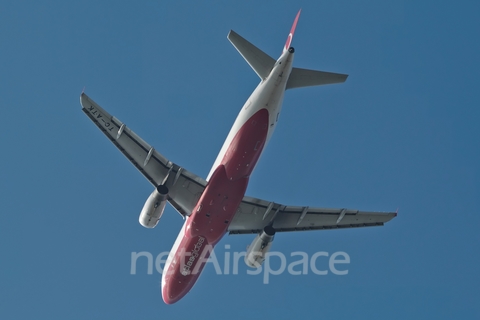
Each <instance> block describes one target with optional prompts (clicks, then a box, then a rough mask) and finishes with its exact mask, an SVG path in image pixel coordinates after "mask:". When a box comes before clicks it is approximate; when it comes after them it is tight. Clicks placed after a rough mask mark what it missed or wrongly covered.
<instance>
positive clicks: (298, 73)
mask: <svg viewBox="0 0 480 320" xmlns="http://www.w3.org/2000/svg"><path fill="white" fill-rule="evenodd" d="M347 77H348V75H347V74H341V73H332V72H324V71H317V70H308V69H300V68H293V69H292V72H291V73H290V77H289V78H288V82H287V87H286V89H293V88H301V87H310V86H320V85H323V84H333V83H342V82H345V80H347Z"/></svg>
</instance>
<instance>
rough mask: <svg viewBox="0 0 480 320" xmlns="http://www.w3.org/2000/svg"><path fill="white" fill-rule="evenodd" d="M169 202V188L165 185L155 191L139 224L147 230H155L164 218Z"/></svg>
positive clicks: (144, 207) (146, 203)
mask: <svg viewBox="0 0 480 320" xmlns="http://www.w3.org/2000/svg"><path fill="white" fill-rule="evenodd" d="M167 200H168V188H167V187H166V186H164V185H160V186H158V187H157V188H156V189H155V190H153V192H152V194H151V195H150V196H149V197H148V199H147V201H146V202H145V205H144V206H143V209H142V212H141V213H140V217H139V218H138V222H140V224H141V225H142V226H144V227H145V228H155V226H156V225H157V223H158V220H160V218H161V217H162V214H163V210H165V205H166V204H167Z"/></svg>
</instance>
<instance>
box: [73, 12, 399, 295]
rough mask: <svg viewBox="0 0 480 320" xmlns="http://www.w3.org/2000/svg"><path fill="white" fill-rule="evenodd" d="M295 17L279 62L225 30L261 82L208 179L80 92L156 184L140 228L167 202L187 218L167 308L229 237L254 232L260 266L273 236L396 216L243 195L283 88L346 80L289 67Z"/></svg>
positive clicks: (166, 279) (171, 266)
mask: <svg viewBox="0 0 480 320" xmlns="http://www.w3.org/2000/svg"><path fill="white" fill-rule="evenodd" d="M300 13H301V10H300V11H299V12H298V13H297V15H296V17H295V20H294V22H293V25H292V27H291V30H290V33H289V34H288V37H287V41H286V43H285V46H284V48H283V51H282V54H281V55H280V57H279V58H278V59H277V60H275V59H273V58H272V57H271V56H269V55H268V54H266V53H265V52H263V51H262V50H260V49H259V48H257V47H256V46H254V45H253V44H251V43H250V42H248V41H247V40H246V39H244V38H243V37H241V36H240V35H239V34H237V33H236V32H235V31H233V30H231V31H230V32H229V34H228V36H227V38H228V40H230V42H231V43H232V45H233V46H234V47H235V48H236V49H237V51H238V52H239V53H240V54H241V55H242V56H243V58H244V59H245V60H246V61H247V63H248V64H249V65H250V66H251V67H252V69H253V70H254V71H255V72H256V73H257V75H258V76H259V77H260V83H259V84H258V86H257V87H256V89H255V90H254V91H253V93H252V94H251V95H250V97H249V98H248V100H247V101H246V102H245V104H244V106H243V107H242V109H241V111H240V113H239V114H238V116H237V118H236V120H235V122H234V124H233V127H232V128H231V130H230V133H229V134H228V136H227V138H226V140H225V143H224V144H223V147H222V148H221V150H220V153H219V154H218V156H217V158H216V160H215V162H214V164H213V166H212V169H211V171H210V173H209V174H208V176H207V178H206V179H203V178H201V177H199V176H197V175H195V174H194V173H191V172H189V171H187V170H186V169H184V168H183V167H181V166H179V165H177V164H175V163H173V162H171V161H169V160H168V159H167V158H165V157H164V156H163V155H161V154H160V153H159V152H158V151H157V150H156V149H155V148H154V147H152V146H151V145H149V144H148V143H147V142H145V141H144V140H143V139H142V138H140V137H139V136H138V135H136V134H135V133H134V132H133V131H132V130H130V128H128V127H127V126H126V125H125V123H123V122H121V121H120V120H119V119H117V118H116V117H114V116H112V115H110V114H109V113H108V112H107V111H105V110H104V109H103V108H101V107H100V106H99V105H98V104H97V103H95V102H94V101H93V100H92V99H91V98H89V97H88V96H87V95H86V94H85V93H84V92H82V94H81V96H80V103H81V105H82V110H83V112H84V113H85V114H86V115H87V116H88V117H89V118H90V119H91V120H92V121H93V122H94V123H95V124H96V125H97V127H98V128H99V129H100V130H101V131H102V132H103V133H104V134H105V135H106V136H107V138H108V139H110V141H112V143H113V144H114V145H115V146H116V147H117V148H118V149H119V150H120V151H121V152H122V153H123V154H124V155H125V156H126V157H127V159H128V160H130V162H131V163H132V164H133V165H134V166H135V167H136V168H137V169H138V170H139V171H140V172H141V173H142V174H143V175H144V177H145V178H146V179H147V180H148V181H149V182H150V183H151V184H152V185H153V186H154V187H155V189H154V190H153V192H152V193H151V194H150V196H149V197H148V199H147V201H146V202H145V205H144V206H143V209H142V211H141V213H140V217H139V222H140V224H141V225H142V226H144V227H146V228H154V227H155V226H156V225H157V223H158V221H159V219H160V218H161V216H162V214H163V212H164V209H165V206H166V203H167V202H168V203H170V204H171V205H172V206H173V207H174V208H175V209H176V211H178V213H180V215H181V216H182V217H183V218H184V219H185V223H184V224H183V227H182V229H181V230H180V232H179V234H178V237H177V239H176V240H175V243H174V245H173V247H172V250H171V251H170V254H169V257H168V259H167V261H166V263H165V268H164V272H163V274H162V285H161V291H162V297H163V300H164V302H165V303H167V304H173V303H175V302H177V301H179V300H180V299H181V298H183V297H184V296H185V295H186V294H187V293H188V292H189V291H190V289H192V287H193V285H194V284H195V282H196V281H197V279H198V277H199V276H200V274H201V272H202V270H203V267H204V266H205V263H206V259H207V258H208V256H209V254H210V252H211V251H210V249H211V248H213V247H214V246H215V245H216V244H217V243H218V242H219V241H220V240H221V239H222V237H223V236H224V235H225V234H227V233H229V234H257V236H256V237H255V239H254V240H253V242H252V244H251V245H250V246H249V247H248V249H247V252H246V255H245V263H246V264H247V265H248V266H250V267H253V268H258V267H260V265H261V264H262V262H263V261H264V260H265V257H266V254H267V253H268V251H269V250H270V248H271V245H272V242H273V239H274V236H275V233H276V232H286V231H306V230H328V229H344V228H355V227H367V226H382V225H383V224H384V223H386V222H388V221H390V220H391V219H393V218H394V217H395V216H396V215H397V214H396V212H370V211H359V210H352V209H347V208H339V209H330V208H311V207H309V206H289V205H283V204H280V203H276V202H273V201H266V200H261V199H257V198H252V197H249V196H245V191H246V189H247V185H248V181H249V177H250V175H251V173H252V171H253V170H254V168H255V165H256V164H257V161H258V159H259V158H260V156H261V154H262V152H263V151H264V150H265V146H266V145H267V143H268V141H269V140H270V138H271V136H272V134H273V132H274V130H275V127H276V125H277V121H278V119H279V115H280V111H281V107H282V102H283V97H284V93H285V91H286V90H288V89H293V88H300V87H308V86H317V85H325V84H333V83H342V82H344V81H345V80H346V79H347V75H345V74H339V73H331V72H324V71H316V70H309V69H300V68H296V67H293V66H292V63H293V57H294V52H295V49H294V48H293V47H292V46H291V42H292V38H293V34H294V32H295V28H296V25H297V22H298V19H299V16H300Z"/></svg>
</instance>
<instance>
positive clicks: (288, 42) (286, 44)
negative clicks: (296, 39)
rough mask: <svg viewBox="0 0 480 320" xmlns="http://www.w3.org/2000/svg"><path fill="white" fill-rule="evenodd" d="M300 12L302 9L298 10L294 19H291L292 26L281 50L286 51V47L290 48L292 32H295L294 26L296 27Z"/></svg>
mask: <svg viewBox="0 0 480 320" xmlns="http://www.w3.org/2000/svg"><path fill="white" fill-rule="evenodd" d="M301 12H302V9H300V10H299V11H298V13H297V16H296V17H295V21H293V25H292V28H291V29H290V33H289V34H288V37H287V42H285V46H284V47H283V52H285V51H287V50H288V48H290V45H291V44H292V39H293V34H294V33H295V28H296V27H297V22H298V18H300V13H301Z"/></svg>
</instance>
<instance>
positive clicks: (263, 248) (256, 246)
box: [245, 226, 275, 268]
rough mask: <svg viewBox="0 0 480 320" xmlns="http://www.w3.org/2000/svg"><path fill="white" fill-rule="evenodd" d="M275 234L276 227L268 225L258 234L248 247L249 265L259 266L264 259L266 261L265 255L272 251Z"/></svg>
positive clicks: (246, 258)
mask: <svg viewBox="0 0 480 320" xmlns="http://www.w3.org/2000/svg"><path fill="white" fill-rule="evenodd" d="M274 236H275V229H274V228H273V227H271V226H266V227H265V228H263V231H262V233H260V234H259V235H258V236H256V238H255V239H254V240H253V242H252V244H251V245H250V246H249V247H248V249H247V254H246V255H245V263H246V264H247V266H249V267H252V268H258V267H260V266H261V265H262V263H263V261H265V255H266V254H267V252H268V251H270V247H271V246H272V242H273V238H274Z"/></svg>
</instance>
